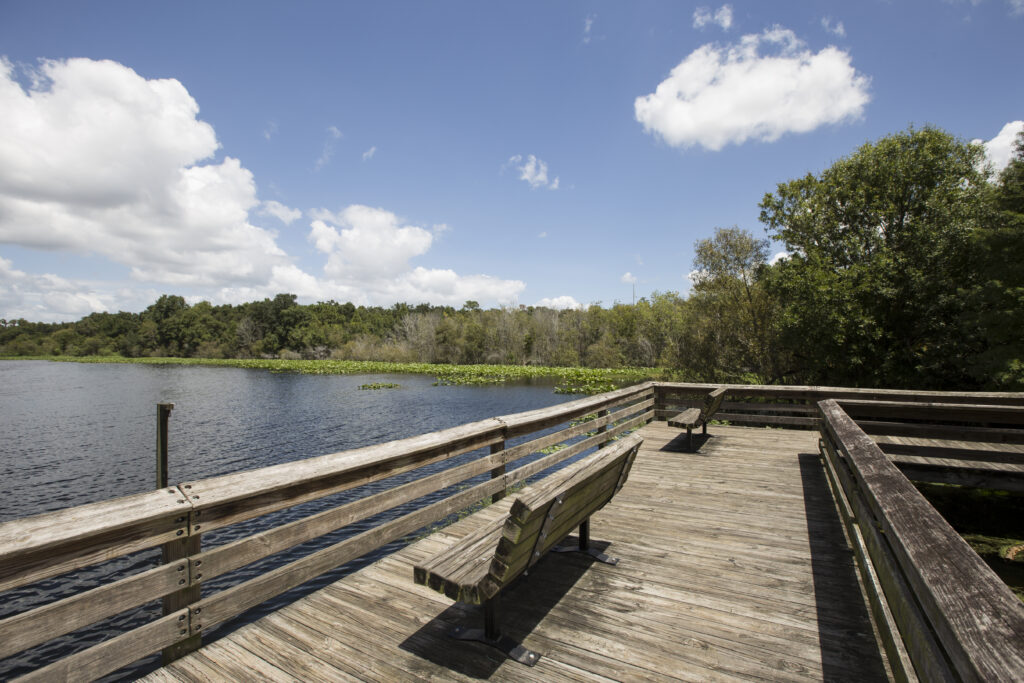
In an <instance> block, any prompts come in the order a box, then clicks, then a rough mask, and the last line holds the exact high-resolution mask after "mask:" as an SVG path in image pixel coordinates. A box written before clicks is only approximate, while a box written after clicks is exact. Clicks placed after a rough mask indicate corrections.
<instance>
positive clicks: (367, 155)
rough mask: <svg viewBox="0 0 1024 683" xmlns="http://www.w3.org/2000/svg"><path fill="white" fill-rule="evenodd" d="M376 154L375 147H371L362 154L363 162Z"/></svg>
mask: <svg viewBox="0 0 1024 683" xmlns="http://www.w3.org/2000/svg"><path fill="white" fill-rule="evenodd" d="M376 153H377V147H376V146H373V147H371V148H370V149H368V150H366V151H365V152H363V161H368V160H370V159H372V158H373V155H374V154H376Z"/></svg>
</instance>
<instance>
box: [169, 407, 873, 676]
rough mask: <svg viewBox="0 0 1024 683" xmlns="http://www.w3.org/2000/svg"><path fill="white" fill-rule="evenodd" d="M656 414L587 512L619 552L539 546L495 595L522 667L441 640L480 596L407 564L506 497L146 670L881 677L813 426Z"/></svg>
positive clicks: (503, 505) (599, 542) (498, 508)
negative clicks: (417, 578)
mask: <svg viewBox="0 0 1024 683" xmlns="http://www.w3.org/2000/svg"><path fill="white" fill-rule="evenodd" d="M709 431H710V435H709V436H708V437H706V438H703V437H698V438H697V440H696V446H697V449H698V452H696V453H688V452H684V449H685V431H684V432H682V439H681V440H680V438H679V437H680V430H678V429H673V428H670V427H667V426H666V425H665V423H664V422H655V423H652V424H650V425H648V426H646V427H644V428H643V429H642V430H641V434H642V435H643V436H644V438H645V441H644V445H643V447H642V449H641V451H640V454H639V456H638V457H637V460H636V462H635V464H634V466H633V471H632V473H631V474H630V478H629V481H628V482H627V483H626V485H625V487H624V488H623V489H622V490H621V491H620V492H619V494H618V496H616V498H615V499H614V500H613V501H612V503H611V504H610V505H609V506H608V507H606V508H605V509H603V510H601V511H600V512H598V513H597V514H596V515H595V516H594V517H593V520H592V526H591V534H592V538H593V543H594V545H595V546H597V547H599V548H603V546H604V545H605V544H609V546H608V547H609V549H608V552H609V553H611V554H613V555H615V556H617V557H619V558H620V559H621V562H620V563H619V565H618V566H608V565H603V564H600V563H596V562H594V561H593V560H592V559H591V558H590V557H588V556H585V555H578V554H573V553H568V554H549V555H547V556H546V557H545V558H544V559H543V560H542V561H541V562H539V563H538V564H537V565H536V566H535V567H534V568H533V569H531V571H530V575H529V576H528V577H525V578H524V579H523V580H520V581H519V582H518V583H516V584H515V585H513V586H512V587H510V588H509V589H508V590H506V591H505V592H504V593H503V599H502V610H503V614H502V619H503V625H504V630H505V631H506V633H507V634H508V635H510V636H512V637H513V638H516V639H519V640H521V641H522V642H523V644H524V645H525V646H527V647H529V648H531V649H534V650H537V651H539V652H540V653H541V654H542V655H543V657H542V659H541V661H540V663H539V664H538V665H537V666H536V667H534V668H532V669H531V668H527V667H524V666H522V665H520V664H517V663H515V662H512V661H506V660H505V659H504V657H503V656H502V655H501V654H500V653H498V652H496V651H494V650H492V649H490V648H488V647H486V646H483V645H480V644H477V643H467V642H463V641H456V640H452V639H449V638H448V637H447V635H446V634H447V633H448V631H450V630H451V629H452V627H454V626H455V625H458V624H460V623H465V620H466V619H467V618H471V619H472V618H475V617H476V615H475V613H474V612H475V610H476V609H477V608H474V607H468V606H464V605H462V604H453V603H452V602H451V601H450V600H449V599H448V598H446V597H444V596H443V595H440V594H438V593H435V592H433V591H431V590H430V589H428V588H425V587H423V586H419V585H416V584H414V583H413V579H412V567H413V565H414V564H415V563H416V562H417V561H419V560H422V559H423V558H425V557H427V556H429V555H432V554H434V553H436V552H437V551H438V550H440V549H441V548H443V547H445V546H446V545H449V544H451V543H453V542H454V541H455V540H457V539H458V538H460V537H461V536H462V535H463V534H465V533H467V532H468V531H469V530H470V529H472V528H475V526H476V525H477V524H481V523H483V522H485V521H487V520H489V519H494V518H495V517H496V516H497V515H499V514H501V513H502V512H504V511H505V510H507V507H508V505H509V502H510V501H509V500H508V499H506V500H504V501H502V502H500V503H498V504H496V505H493V506H491V507H490V508H487V509H485V510H483V511H481V512H478V513H476V514H474V515H472V516H470V517H468V518H466V519H464V520H462V521H460V522H459V523H457V524H455V525H453V526H451V527H448V528H447V529H444V530H443V531H441V532H438V533H435V534H433V535H431V536H430V537H428V538H426V539H423V540H421V541H419V542H417V543H415V544H412V545H410V546H408V547H406V548H404V549H403V550H401V551H400V552H398V553H395V554H393V555H391V556H389V557H386V558H384V559H382V560H380V561H378V562H376V563H374V564H373V565H370V566H369V567H366V568H364V569H362V570H360V571H358V572H355V573H353V574H351V575H349V576H346V577H344V578H342V579H340V580H339V581H337V582H335V583H333V584H331V585H329V586H327V587H325V588H323V589H322V590H320V591H317V592H315V593H312V594H310V595H308V596H306V597H304V598H302V599H300V600H297V601H296V602H294V603H292V604H290V605H288V606H286V607H284V608H282V609H280V610H278V611H277V612H275V613H274V614H271V615H269V616H267V617H264V618H263V619H261V620H259V621H257V622H255V623H252V624H249V625H248V626H245V627H242V628H240V629H238V630H237V631H235V632H233V633H231V634H229V635H227V636H225V637H223V638H221V639H219V640H216V641H214V642H212V643H210V644H209V645H207V646H205V647H204V648H203V649H202V650H200V651H199V652H196V653H193V654H192V655H189V656H187V657H185V658H183V659H181V660H179V661H177V662H175V663H174V664H172V665H170V666H168V667H165V668H164V669H161V670H158V671H156V672H154V673H153V674H151V675H150V677H149V679H150V680H189V681H191V680H209V679H210V678H233V679H254V678H263V679H267V678H269V679H295V678H298V679H305V680H312V679H317V680H332V679H364V680H365V679H370V680H397V679H416V678H434V679H456V680H458V679H467V678H469V679H481V678H483V679H492V680H537V681H541V680H544V681H549V680H594V679H597V678H600V677H606V678H611V679H616V680H635V679H650V678H656V679H657V678H664V679H672V678H676V679H681V680H709V679H730V678H736V679H762V680H858V681H870V680H886V679H888V678H889V677H890V675H889V672H888V667H887V665H886V663H885V660H884V657H883V655H882V654H881V653H880V648H879V646H878V644H877V641H876V638H875V635H874V633H873V630H872V625H871V622H870V619H869V616H868V611H867V608H866V605H865V602H864V599H863V597H862V594H861V590H860V587H859V584H858V575H857V571H856V566H855V562H854V558H853V554H852V552H851V551H850V549H849V546H848V543H847V541H846V538H845V536H844V532H843V527H842V524H841V522H840V520H839V517H838V514H837V512H836V509H835V506H834V503H833V500H832V494H831V492H830V490H829V487H828V484H827V481H826V478H825V474H824V470H823V469H822V464H821V461H820V459H819V456H818V455H817V439H818V433H817V432H811V431H794V430H774V429H773V430H767V429H753V428H745V427H723V426H714V425H713V426H712V427H711V429H710V430H709Z"/></svg>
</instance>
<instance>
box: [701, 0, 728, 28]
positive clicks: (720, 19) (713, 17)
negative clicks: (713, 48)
mask: <svg viewBox="0 0 1024 683" xmlns="http://www.w3.org/2000/svg"><path fill="white" fill-rule="evenodd" d="M709 24H717V25H718V26H719V27H721V29H722V30H723V31H728V30H729V29H730V28H731V27H732V5H722V6H721V7H719V8H718V9H717V10H715V11H714V12H712V11H711V8H710V7H698V8H697V9H695V10H694V11H693V27H694V28H696V29H700V30H704V28H705V27H706V26H708V25H709Z"/></svg>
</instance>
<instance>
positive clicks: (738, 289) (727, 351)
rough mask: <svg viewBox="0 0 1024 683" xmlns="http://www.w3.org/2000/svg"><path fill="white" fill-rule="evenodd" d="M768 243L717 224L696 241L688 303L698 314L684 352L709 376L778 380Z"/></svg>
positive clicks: (701, 371)
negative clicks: (766, 275) (767, 280)
mask: <svg viewBox="0 0 1024 683" xmlns="http://www.w3.org/2000/svg"><path fill="white" fill-rule="evenodd" d="M768 246H769V243H768V240H765V239H757V238H755V237H754V236H753V235H752V234H750V233H749V232H747V231H746V230H741V229H740V228H738V227H736V226H733V227H731V228H715V234H714V236H712V237H711V238H708V239H703V240H698V241H697V243H696V244H695V245H694V250H695V254H696V255H695V256H694V259H693V267H694V272H693V275H692V276H691V277H692V278H693V294H692V295H691V297H690V307H691V309H692V312H694V313H696V315H695V316H693V318H692V324H691V326H690V329H689V330H688V331H687V335H688V336H689V337H690V339H689V344H687V347H688V348H689V350H690V351H689V353H687V354H686V355H687V356H688V358H687V365H689V366H690V367H691V368H693V369H694V370H697V371H698V372H699V374H701V375H702V376H703V377H704V378H705V379H709V380H728V379H732V380H742V379H750V380H755V381H759V382H773V381H777V380H778V379H779V376H780V374H781V371H780V367H781V364H780V358H779V354H778V352H777V350H776V349H775V344H774V328H773V318H774V308H775V301H774V300H773V298H772V297H771V296H770V295H769V293H768V292H767V291H766V289H765V287H764V286H763V284H762V283H761V271H762V270H763V268H764V266H765V264H766V263H767V261H768Z"/></svg>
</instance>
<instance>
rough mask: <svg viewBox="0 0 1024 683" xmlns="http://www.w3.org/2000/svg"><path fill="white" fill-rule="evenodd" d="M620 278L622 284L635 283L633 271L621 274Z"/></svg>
mask: <svg viewBox="0 0 1024 683" xmlns="http://www.w3.org/2000/svg"><path fill="white" fill-rule="evenodd" d="M620 280H621V282H622V283H623V284H627V285H635V284H636V283H637V279H636V275H633V273H629V272H627V273H625V274H623V276H622V277H621V278H620Z"/></svg>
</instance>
